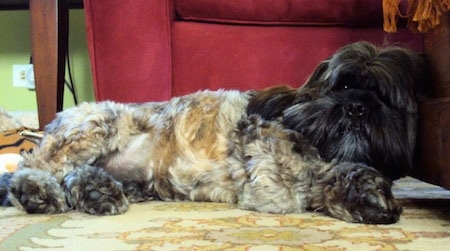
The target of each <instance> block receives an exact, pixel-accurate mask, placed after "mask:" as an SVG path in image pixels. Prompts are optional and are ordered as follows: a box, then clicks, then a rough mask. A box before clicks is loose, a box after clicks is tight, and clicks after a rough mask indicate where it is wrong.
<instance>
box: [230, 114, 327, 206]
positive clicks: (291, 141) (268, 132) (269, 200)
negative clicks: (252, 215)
mask: <svg viewBox="0 0 450 251" xmlns="http://www.w3.org/2000/svg"><path fill="white" fill-rule="evenodd" d="M240 128H241V132H242V139H243V148H244V150H243V151H244V155H245V156H244V158H243V161H245V172H246V174H247V179H246V181H245V182H244V185H243V188H242V191H241V194H240V195H239V199H238V205H239V206H240V208H243V209H250V210H256V211H262V212H269V213H301V212H303V211H305V210H306V208H307V207H308V206H309V205H308V200H309V199H308V196H309V195H308V192H309V190H310V186H311V183H312V182H313V179H314V178H313V176H314V171H312V170H313V169H314V168H316V169H320V167H321V166H320V164H321V163H322V162H318V163H316V161H315V160H317V159H318V158H319V156H318V153H317V150H316V149H315V148H312V147H311V146H310V145H309V144H307V142H303V141H304V140H303V139H302V137H301V135H299V134H298V133H296V132H294V131H291V130H286V129H284V128H283V127H281V126H280V125H279V124H278V123H277V122H275V121H265V120H262V119H261V118H259V117H258V116H250V117H249V118H248V119H244V120H242V121H241V123H240ZM318 164H319V165H318Z"/></svg>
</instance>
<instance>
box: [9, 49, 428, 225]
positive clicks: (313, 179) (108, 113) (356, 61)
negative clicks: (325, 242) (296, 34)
mask: <svg viewBox="0 0 450 251" xmlns="http://www.w3.org/2000/svg"><path fill="white" fill-rule="evenodd" d="M425 72H426V66H425V62H424V59H423V57H422V56H421V55H418V54H416V53H414V52H412V51H409V50H406V49H402V48H397V47H390V48H384V49H383V48H377V47H375V46H373V45H371V44H369V43H366V42H359V43H354V44H350V45H348V46H345V47H343V48H341V49H340V50H339V51H337V52H336V53H335V54H334V55H333V56H332V57H331V58H329V59H328V60H325V61H324V62H322V63H321V64H320V65H319V66H318V67H317V69H316V70H315V72H314V73H313V74H312V75H311V77H310V78H309V80H308V81H307V83H306V84H305V85H304V86H303V87H301V88H300V89H291V88H289V87H274V88H270V89H266V90H261V91H249V92H239V91H232V90H230V91H224V90H220V91H201V92H197V93H193V94H190V95H186V96H182V97H175V98H173V99H171V100H170V101H167V102H153V103H143V104H119V103H114V102H108V101H106V102H100V103H84V104H81V105H79V106H77V107H74V108H70V109H67V110H65V111H63V112H61V113H59V114H58V116H57V118H56V119H55V120H54V121H53V122H52V123H50V124H49V125H48V126H47V127H46V132H45V137H44V138H43V140H42V141H41V143H40V145H39V147H38V148H36V149H35V150H34V151H33V152H32V153H29V154H24V156H23V157H24V161H23V162H21V163H20V164H19V165H20V168H19V170H18V171H17V172H16V173H15V174H14V175H13V177H12V178H11V180H10V185H9V186H10V187H9V199H10V200H11V202H12V203H13V205H15V206H17V207H19V208H22V209H24V210H25V211H27V212H28V213H60V212H65V211H68V210H69V209H77V210H79V211H83V212H87V213H89V214H95V215H112V214H120V213H123V212H125V211H127V209H128V207H129V203H130V202H139V201H147V200H155V199H158V200H164V201H174V200H176V201H178V200H192V201H212V202H226V203H237V204H238V206H239V207H240V208H242V209H249V210H256V211H261V212H270V213H283V214H284V213H301V212H304V211H305V210H319V211H323V212H325V213H326V214H328V215H330V216H332V217H336V218H339V219H342V220H344V221H348V222H361V223H376V224H387V223H394V222H396V221H397V220H398V219H399V216H400V214H401V211H402V209H401V207H400V206H399V204H397V202H396V201H395V199H394V198H393V195H392V192H391V184H392V182H391V181H392V180H393V179H397V178H399V177H401V176H403V175H405V174H407V173H408V172H409V171H410V170H411V168H412V158H413V151H414V145H415V136H416V123H417V104H416V97H415V95H416V94H415V89H416V86H418V85H419V84H421V82H423V81H424V76H425Z"/></svg>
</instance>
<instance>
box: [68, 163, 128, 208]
mask: <svg viewBox="0 0 450 251" xmlns="http://www.w3.org/2000/svg"><path fill="white" fill-rule="evenodd" d="M63 187H64V190H65V191H66V196H67V201H68V203H69V205H70V206H72V207H74V208H76V209H77V210H79V211H83V212H86V213H89V214H94V215H114V214H121V213H124V212H126V211H127V210H128V205H129V204H128V200H127V198H126V197H125V195H124V192H123V189H122V184H120V183H119V182H118V181H116V180H115V179H114V178H113V177H112V176H111V175H110V174H109V173H107V172H106V171H105V170H103V169H101V168H98V167H93V166H88V165H86V166H83V167H79V168H76V169H74V170H72V171H71V172H69V173H68V174H67V175H66V176H65V177H64V180H63Z"/></svg>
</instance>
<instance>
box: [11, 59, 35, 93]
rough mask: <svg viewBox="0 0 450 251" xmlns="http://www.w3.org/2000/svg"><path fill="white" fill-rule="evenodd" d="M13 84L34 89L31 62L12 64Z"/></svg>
mask: <svg viewBox="0 0 450 251" xmlns="http://www.w3.org/2000/svg"><path fill="white" fill-rule="evenodd" d="M13 86H14V87H25V88H28V89H34V88H35V86H34V70H33V65H32V64H15V65H13Z"/></svg>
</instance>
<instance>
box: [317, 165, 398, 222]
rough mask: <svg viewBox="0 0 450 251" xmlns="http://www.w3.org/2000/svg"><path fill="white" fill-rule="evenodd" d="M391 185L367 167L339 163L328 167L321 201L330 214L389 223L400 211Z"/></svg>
mask: <svg viewBox="0 0 450 251" xmlns="http://www.w3.org/2000/svg"><path fill="white" fill-rule="evenodd" d="M391 186H392V185H391V182H390V181H389V180H387V179H385V178H384V177H383V176H382V174H380V173H379V172H378V171H377V170H375V169H373V168H371V167H368V166H366V165H363V164H356V163H341V164H339V165H337V166H335V167H334V168H333V169H331V170H330V174H329V179H328V181H327V185H326V186H325V188H324V196H325V197H324V200H325V201H324V202H325V205H326V208H327V210H328V212H329V213H330V215H332V216H334V217H336V218H340V219H343V220H346V221H348V222H359V223H367V224H391V223H395V222H397V221H398V219H399V218H400V214H401V212H402V208H401V206H400V205H399V204H398V203H397V201H396V200H395V198H394V196H393V195H392V191H391Z"/></svg>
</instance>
